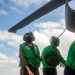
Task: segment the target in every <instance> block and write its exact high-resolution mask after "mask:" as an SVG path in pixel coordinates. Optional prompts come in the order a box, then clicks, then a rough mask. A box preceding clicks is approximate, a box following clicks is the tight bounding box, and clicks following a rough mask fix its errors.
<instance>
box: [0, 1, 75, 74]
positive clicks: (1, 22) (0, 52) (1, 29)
mask: <svg viewBox="0 0 75 75" xmlns="http://www.w3.org/2000/svg"><path fill="white" fill-rule="evenodd" d="M49 1H50V0H0V74H1V75H20V73H19V71H20V67H19V66H18V65H19V57H18V56H19V45H20V44H21V43H23V42H24V41H23V39H22V38H23V35H24V34H25V33H26V32H29V31H32V32H33V34H34V36H35V38H36V39H35V41H34V43H35V44H37V45H38V47H39V50H40V53H41V52H42V50H43V48H44V47H45V46H47V45H49V44H50V43H49V40H50V37H51V36H57V37H58V36H59V35H60V34H61V33H62V32H63V30H64V29H65V5H62V6H61V7H59V8H57V9H55V10H53V11H52V12H49V13H48V14H46V15H44V16H43V17H41V18H39V19H37V20H35V21H33V22H32V23H30V24H29V25H27V26H26V27H24V28H22V29H20V30H18V31H17V32H16V33H9V32H8V29H9V28H11V27H12V26H14V25H16V24H17V23H18V22H19V21H21V20H22V19H24V18H25V17H27V16H28V15H30V14H31V13H33V12H34V11H35V10H37V9H38V8H40V7H41V6H43V5H44V4H46V3H47V2H49ZM74 4H75V0H72V1H71V2H69V5H70V7H71V8H72V9H74V10H75V5H74ZM74 37H75V34H74V33H72V32H70V31H68V30H66V32H65V33H64V34H63V35H62V36H61V37H60V38H59V39H60V45H59V47H58V49H59V50H60V52H61V54H62V56H63V57H64V59H65V60H66V58H67V53H68V49H69V46H70V44H71V43H72V42H73V41H74V40H75V38H74ZM40 68H42V66H40ZM39 70H40V75H42V70H41V69H39ZM63 70H64V67H60V66H58V67H57V72H58V75H60V74H61V75H63Z"/></svg>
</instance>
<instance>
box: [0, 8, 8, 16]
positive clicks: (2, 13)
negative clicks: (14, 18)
mask: <svg viewBox="0 0 75 75" xmlns="http://www.w3.org/2000/svg"><path fill="white" fill-rule="evenodd" d="M0 15H8V13H7V12H6V11H5V10H3V9H1V10H0Z"/></svg>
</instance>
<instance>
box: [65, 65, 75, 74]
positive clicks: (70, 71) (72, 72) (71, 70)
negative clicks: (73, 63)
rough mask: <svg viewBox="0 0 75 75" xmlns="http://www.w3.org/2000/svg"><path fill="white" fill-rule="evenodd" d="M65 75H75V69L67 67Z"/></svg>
mask: <svg viewBox="0 0 75 75" xmlns="http://www.w3.org/2000/svg"><path fill="white" fill-rule="evenodd" d="M64 75H75V70H74V69H71V68H70V67H68V66H65V69H64Z"/></svg>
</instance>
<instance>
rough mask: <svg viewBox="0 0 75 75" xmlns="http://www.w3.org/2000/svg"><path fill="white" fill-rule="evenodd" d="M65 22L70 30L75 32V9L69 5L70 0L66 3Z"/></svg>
mask: <svg viewBox="0 0 75 75" xmlns="http://www.w3.org/2000/svg"><path fill="white" fill-rule="evenodd" d="M65 23H66V28H67V29H68V30H69V31H71V32H75V10H73V9H71V8H70V7H69V4H68V0H66V5H65Z"/></svg>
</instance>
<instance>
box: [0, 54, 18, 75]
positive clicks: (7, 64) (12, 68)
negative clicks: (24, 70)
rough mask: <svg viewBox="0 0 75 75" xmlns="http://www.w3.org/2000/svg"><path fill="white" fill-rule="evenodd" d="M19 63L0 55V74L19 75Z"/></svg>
mask: <svg viewBox="0 0 75 75" xmlns="http://www.w3.org/2000/svg"><path fill="white" fill-rule="evenodd" d="M18 64H19V63H18V61H17V60H16V59H14V58H11V57H8V56H6V55H4V54H2V53H0V74H2V75H5V74H6V75H9V74H12V75H13V74H15V75H16V74H19V72H18V71H19V67H18Z"/></svg>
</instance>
